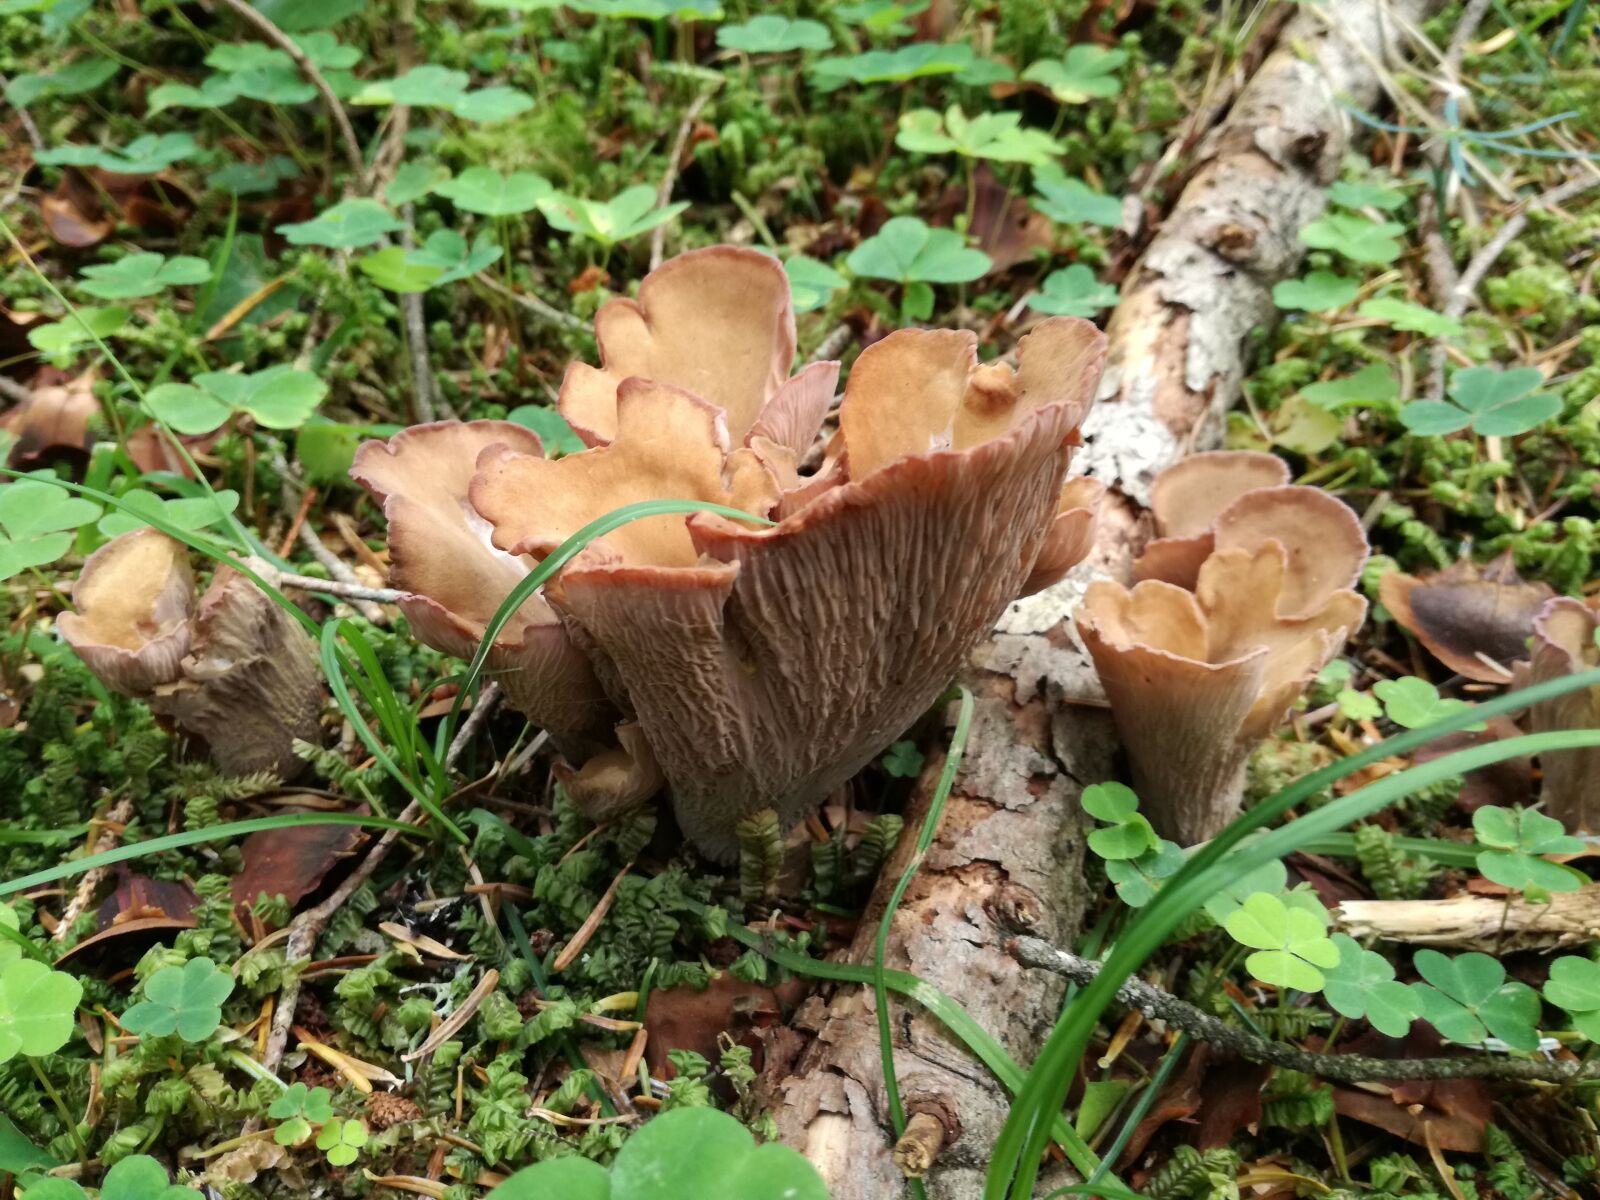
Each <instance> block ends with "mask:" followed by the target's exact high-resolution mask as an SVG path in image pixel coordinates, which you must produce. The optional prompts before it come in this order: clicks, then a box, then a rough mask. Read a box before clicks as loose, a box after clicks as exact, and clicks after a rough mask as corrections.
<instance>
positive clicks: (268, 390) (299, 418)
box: [145, 364, 328, 434]
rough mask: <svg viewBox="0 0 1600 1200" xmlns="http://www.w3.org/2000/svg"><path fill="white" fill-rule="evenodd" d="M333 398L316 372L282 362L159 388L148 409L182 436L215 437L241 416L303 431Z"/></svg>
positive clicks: (148, 399) (147, 403) (150, 393)
mask: <svg viewBox="0 0 1600 1200" xmlns="http://www.w3.org/2000/svg"><path fill="white" fill-rule="evenodd" d="M327 394H328V385H327V384H325V383H324V382H322V380H320V379H318V378H317V377H316V376H315V375H313V374H312V373H311V372H310V371H302V370H299V369H298V368H295V367H291V366H288V365H287V364H280V365H279V366H276V367H267V368H266V369H265V370H261V371H251V372H232V371H208V372H206V373H204V374H201V375H196V376H195V377H194V378H193V379H192V380H191V381H190V382H189V383H163V384H158V385H157V386H155V387H153V388H151V389H150V390H149V391H148V392H146V393H145V407H146V408H147V409H149V411H150V415H151V416H153V417H155V418H156V419H157V420H159V421H162V422H164V423H165V424H167V425H169V426H171V427H172V428H173V429H175V430H176V431H177V432H179V433H186V434H201V433H210V432H211V431H212V430H213V429H220V428H221V427H222V426H223V425H224V424H226V423H227V421H228V419H229V418H230V417H232V416H233V415H234V414H235V413H244V414H247V415H248V416H249V417H250V418H251V419H252V420H253V421H255V423H256V424H257V425H261V426H263V427H265V428H267V429H297V428H299V427H300V426H301V425H303V424H305V422H306V419H307V418H308V417H310V416H311V414H312V413H314V412H316V410H317V405H318V404H320V403H322V399H323V397H324V396H326V395H327Z"/></svg>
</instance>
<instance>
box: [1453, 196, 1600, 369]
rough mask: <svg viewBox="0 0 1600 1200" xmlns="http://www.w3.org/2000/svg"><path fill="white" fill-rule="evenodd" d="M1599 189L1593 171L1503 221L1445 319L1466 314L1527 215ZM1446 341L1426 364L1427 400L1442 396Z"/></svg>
mask: <svg viewBox="0 0 1600 1200" xmlns="http://www.w3.org/2000/svg"><path fill="white" fill-rule="evenodd" d="M1596 187H1600V172H1596V171H1594V170H1593V169H1592V168H1591V170H1590V172H1589V173H1588V174H1586V175H1580V176H1579V177H1578V178H1576V179H1569V180H1567V181H1566V182H1565V183H1563V184H1561V185H1559V186H1558V187H1553V188H1551V189H1550V190H1549V191H1548V192H1544V193H1543V194H1541V195H1538V196H1535V197H1534V198H1533V199H1531V200H1529V201H1527V202H1525V203H1524V204H1523V205H1522V206H1521V207H1520V208H1518V209H1517V211H1516V212H1514V213H1512V214H1511V215H1510V216H1509V217H1507V218H1506V221H1505V224H1503V225H1501V226H1500V228H1499V230H1498V231H1497V232H1496V233H1495V235H1494V237H1492V238H1490V239H1489V241H1488V242H1486V243H1485V244H1484V247H1483V249H1481V250H1479V251H1478V252H1477V253H1476V254H1474V255H1473V256H1472V259H1471V261H1470V262H1468V263H1467V267H1466V270H1464V271H1462V272H1461V278H1460V279H1458V280H1457V281H1456V285H1455V287H1453V288H1452V289H1451V290H1450V295H1449V297H1448V298H1447V299H1446V300H1445V304H1444V315H1445V316H1447V317H1457V318H1459V317H1460V316H1461V315H1462V314H1463V313H1465V312H1466V311H1467V305H1468V304H1469V303H1471V301H1472V298H1473V296H1475V295H1476V294H1477V291H1478V287H1479V285H1480V284H1482V283H1483V280H1484V277H1485V276H1486V275H1488V274H1489V270H1490V268H1491V267H1493V266H1494V264H1495V263H1496V262H1498V261H1499V258H1500V256H1501V255H1502V254H1504V253H1505V252H1506V247H1507V246H1509V245H1511V243H1512V242H1514V241H1516V239H1517V238H1518V237H1519V236H1520V235H1521V233H1522V231H1523V230H1524V229H1525V228H1526V227H1527V224H1528V214H1529V213H1530V212H1532V211H1533V210H1534V209H1547V208H1557V207H1559V206H1560V205H1562V204H1565V203H1566V202H1567V201H1569V200H1576V199H1577V198H1578V197H1579V196H1581V195H1583V194H1584V193H1585V192H1587V191H1590V190H1592V189H1593V188H1596ZM1445 346H1446V339H1444V338H1439V339H1438V340H1436V341H1435V342H1434V343H1433V353H1432V357H1431V358H1430V360H1429V362H1428V369H1429V372H1430V377H1429V381H1428V399H1430V400H1438V399H1440V398H1441V397H1442V396H1443V395H1444V362H1445Z"/></svg>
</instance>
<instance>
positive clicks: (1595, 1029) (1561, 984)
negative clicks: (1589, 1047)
mask: <svg viewBox="0 0 1600 1200" xmlns="http://www.w3.org/2000/svg"><path fill="white" fill-rule="evenodd" d="M1544 998H1545V999H1546V1000H1548V1001H1550V1003H1551V1004H1554V1005H1555V1006H1556V1007H1558V1008H1564V1009H1566V1010H1567V1014H1568V1015H1569V1016H1570V1017H1571V1018H1572V1024H1573V1027H1574V1028H1575V1029H1577V1030H1578V1032H1579V1033H1581V1034H1583V1036H1584V1037H1586V1038H1588V1039H1589V1040H1590V1041H1591V1042H1595V1041H1600V963H1597V962H1594V961H1592V960H1590V959H1587V958H1578V957H1576V956H1574V955H1566V956H1564V957H1562V958H1558V959H1556V960H1555V961H1554V962H1552V963H1551V964H1550V978H1549V979H1548V980H1547V981H1546V982H1545V985H1544Z"/></svg>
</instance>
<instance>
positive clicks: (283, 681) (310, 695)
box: [56, 528, 322, 779]
mask: <svg viewBox="0 0 1600 1200" xmlns="http://www.w3.org/2000/svg"><path fill="white" fill-rule="evenodd" d="M251 568H252V569H253V570H256V571H257V572H260V573H262V574H263V575H267V576H270V575H271V574H272V570H273V569H272V567H271V566H269V565H268V564H266V563H264V562H260V561H258V560H253V561H252V562H251ZM72 599H73V603H74V605H75V606H76V608H77V611H76V612H67V613H62V614H61V615H60V616H59V617H58V618H56V627H57V628H58V629H59V630H60V631H61V636H62V637H63V638H65V639H66V641H67V643H68V644H69V645H70V646H71V647H72V648H73V649H74V650H75V651H76V652H77V654H78V656H79V657H80V658H82V659H83V661H84V663H85V664H86V665H87V666H88V667H89V669H90V670H91V671H93V672H94V673H95V675H96V676H98V677H99V678H100V680H101V681H102V682H104V683H105V684H106V686H107V687H110V688H111V689H112V690H113V691H117V692H120V693H121V694H123V695H125V696H132V697H134V698H136V699H139V700H143V701H145V702H146V703H148V704H149V705H150V708H151V710H152V711H154V712H156V713H158V714H160V715H162V716H165V717H168V718H169V719H171V720H173V721H174V722H176V723H177V725H178V726H179V727H180V728H182V729H183V730H184V731H185V732H186V733H188V734H190V735H191V736H193V737H195V738H196V739H197V740H199V741H200V742H202V743H204V745H205V746H206V748H207V750H208V751H209V753H210V755H211V758H212V761H213V762H215V763H216V764H217V767H218V768H219V769H220V770H221V771H222V772H223V773H224V774H227V775H248V774H252V773H255V772H269V773H271V774H273V775H276V776H278V777H279V778H280V779H288V778H291V777H292V776H294V775H295V774H296V773H297V772H298V771H299V770H300V768H301V767H302V766H303V765H304V764H303V763H302V762H301V760H300V759H299V757H298V756H297V755H296V754H295V752H294V743H295V741H296V740H297V739H298V740H301V741H307V742H312V741H315V740H316V738H317V732H318V725H319V722H320V718H321V715H322V681H321V676H320V675H319V673H318V667H317V654H316V646H315V645H314V644H313V642H312V640H311V638H310V637H309V636H308V635H307V633H306V631H305V630H304V629H303V628H302V627H301V625H300V623H299V622H298V621H296V620H295V618H294V617H293V616H292V615H290V614H289V613H287V612H285V611H284V610H283V609H282V608H281V607H279V605H278V604H276V603H275V602H274V601H273V600H272V598H271V597H269V596H268V595H267V594H266V593H265V592H263V591H262V590H261V589H260V588H258V587H257V586H256V585H255V584H254V583H253V582H252V581H251V580H249V579H247V578H246V577H245V576H243V575H241V574H239V573H238V572H237V571H233V570H228V569H226V568H225V569H223V570H220V571H218V572H217V575H216V578H215V579H214V580H213V581H212V584H211V586H210V587H209V588H207V589H206V592H205V594H204V595H203V596H201V597H200V598H199V601H198V603H197V602H196V599H195V594H194V574H193V572H192V571H191V570H190V568H189V560H188V554H187V551H186V550H185V548H184V547H183V545H182V544H181V543H179V542H177V541H174V540H173V539H172V538H169V537H167V536H166V534H164V533H161V532H159V531H157V530H155V529H149V528H146V529H136V530H134V531H132V532H131V533H125V534H123V535H122V536H121V537H118V538H114V539H112V540H111V541H110V542H107V543H106V544H105V545H104V546H102V547H100V549H98V550H96V551H95V552H94V553H93V554H91V555H90V556H89V558H88V560H87V561H86V562H85V563H84V565H83V571H82V573H81V574H80V575H79V576H78V581H77V583H76V584H74V585H73V589H72Z"/></svg>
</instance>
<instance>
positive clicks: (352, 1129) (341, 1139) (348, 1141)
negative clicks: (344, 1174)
mask: <svg viewBox="0 0 1600 1200" xmlns="http://www.w3.org/2000/svg"><path fill="white" fill-rule="evenodd" d="M367 1137H368V1133H367V1127H366V1126H365V1125H364V1124H362V1123H361V1122H360V1121H356V1120H340V1119H339V1118H338V1117H335V1118H333V1120H331V1121H329V1122H328V1123H327V1124H326V1125H324V1126H323V1127H322V1129H321V1130H320V1131H319V1132H318V1133H317V1149H318V1150H321V1151H323V1152H324V1153H325V1154H326V1155H327V1156H328V1162H329V1163H331V1164H332V1165H333V1166H336V1167H348V1166H349V1165H350V1164H351V1163H353V1162H355V1160H356V1159H357V1158H359V1157H360V1155H361V1147H363V1146H365V1145H366V1144H367Z"/></svg>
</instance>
